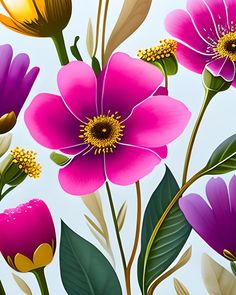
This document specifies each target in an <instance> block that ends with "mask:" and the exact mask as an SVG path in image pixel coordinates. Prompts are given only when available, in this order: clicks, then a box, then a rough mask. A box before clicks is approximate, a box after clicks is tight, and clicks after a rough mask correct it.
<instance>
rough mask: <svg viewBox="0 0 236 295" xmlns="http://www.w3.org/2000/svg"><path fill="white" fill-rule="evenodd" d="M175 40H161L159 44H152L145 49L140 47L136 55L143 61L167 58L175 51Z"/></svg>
mask: <svg viewBox="0 0 236 295" xmlns="http://www.w3.org/2000/svg"><path fill="white" fill-rule="evenodd" d="M176 49H177V42H176V41H175V40H168V39H165V40H161V41H160V45H158V46H153V47H151V48H147V49H140V50H139V51H138V57H139V58H141V59H142V60H145V61H148V62H149V61H152V62H154V61H158V60H160V59H164V58H168V57H170V56H171V55H174V54H175V53H176Z"/></svg>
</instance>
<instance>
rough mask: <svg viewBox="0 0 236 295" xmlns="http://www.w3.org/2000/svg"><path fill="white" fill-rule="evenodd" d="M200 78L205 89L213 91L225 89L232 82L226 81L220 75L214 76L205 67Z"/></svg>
mask: <svg viewBox="0 0 236 295" xmlns="http://www.w3.org/2000/svg"><path fill="white" fill-rule="evenodd" d="M202 78H203V86H204V87H205V89H207V90H208V91H212V92H215V93H217V92H220V91H225V90H227V89H228V88H229V87H230V86H231V84H232V82H227V81H225V80H224V79H223V78H222V77H220V76H218V77H217V76H214V75H213V74H212V73H211V72H209V71H208V70H207V69H205V70H204V72H203V75H202Z"/></svg>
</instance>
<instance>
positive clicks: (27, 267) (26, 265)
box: [14, 253, 35, 272]
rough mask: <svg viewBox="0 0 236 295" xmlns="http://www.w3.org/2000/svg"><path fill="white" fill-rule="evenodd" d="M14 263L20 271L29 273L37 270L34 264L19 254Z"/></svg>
mask: <svg viewBox="0 0 236 295" xmlns="http://www.w3.org/2000/svg"><path fill="white" fill-rule="evenodd" d="M14 263H15V266H16V268H17V270H18V271H20V272H29V271H31V270H33V269H35V266H34V264H33V262H32V261H31V260H30V259H29V258H28V257H26V256H25V255H23V254H20V253H17V254H16V256H15V258H14Z"/></svg>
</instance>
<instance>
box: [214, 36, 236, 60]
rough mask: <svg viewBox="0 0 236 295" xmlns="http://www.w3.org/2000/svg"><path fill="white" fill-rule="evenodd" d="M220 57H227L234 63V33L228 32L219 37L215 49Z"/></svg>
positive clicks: (235, 42)
mask: <svg viewBox="0 0 236 295" xmlns="http://www.w3.org/2000/svg"><path fill="white" fill-rule="evenodd" d="M215 52H216V53H217V54H218V55H219V56H220V57H228V58H229V59H230V60H231V61H232V62H235V61H236V32H230V33H228V34H225V35H224V36H223V37H221V38H220V39H219V41H218V44H217V46H216V48H215Z"/></svg>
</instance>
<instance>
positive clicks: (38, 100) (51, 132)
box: [25, 93, 82, 149]
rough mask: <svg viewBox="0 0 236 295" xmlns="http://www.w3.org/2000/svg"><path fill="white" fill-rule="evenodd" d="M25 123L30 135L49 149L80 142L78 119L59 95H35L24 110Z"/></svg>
mask: <svg viewBox="0 0 236 295" xmlns="http://www.w3.org/2000/svg"><path fill="white" fill-rule="evenodd" d="M25 123H26V125H27V127H28V129H29V131H30V134H31V135H32V137H33V138H34V139H35V140H36V141H37V142H38V143H40V144H41V145H43V146H45V147H47V148H50V149H61V148H65V147H70V146H74V145H77V144H80V143H82V141H81V139H80V138H79V134H80V121H78V120H77V119H76V118H75V117H74V116H73V115H72V114H71V113H70V111H69V110H68V109H67V108H66V106H65V105H64V103H63V101H62V99H61V97H60V96H57V95H52V94H46V93H42V94H39V95H37V96H36V97H35V98H34V99H33V101H32V102H31V104H30V105H29V107H28V108H27V109H26V111H25Z"/></svg>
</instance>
